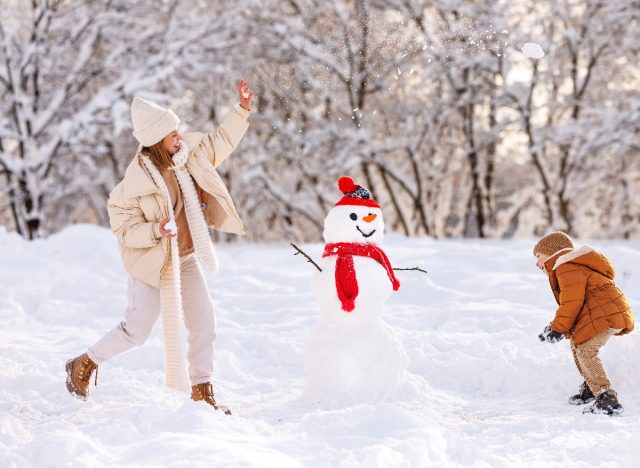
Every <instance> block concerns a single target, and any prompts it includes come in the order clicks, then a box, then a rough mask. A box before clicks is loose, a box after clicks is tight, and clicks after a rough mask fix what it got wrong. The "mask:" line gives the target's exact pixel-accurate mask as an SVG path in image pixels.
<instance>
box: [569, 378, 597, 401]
mask: <svg viewBox="0 0 640 468" xmlns="http://www.w3.org/2000/svg"><path fill="white" fill-rule="evenodd" d="M595 398H596V397H595V395H594V394H593V392H592V391H591V389H590V388H589V386H588V385H587V382H582V385H580V388H579V389H578V393H577V394H576V395H573V396H572V397H571V398H569V403H571V404H572V405H584V404H586V403H589V402H591V401H593V400H595Z"/></svg>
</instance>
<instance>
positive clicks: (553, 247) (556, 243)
mask: <svg viewBox="0 0 640 468" xmlns="http://www.w3.org/2000/svg"><path fill="white" fill-rule="evenodd" d="M574 248H575V247H574V245H573V240H572V239H571V237H569V235H568V234H566V233H564V232H562V231H556V232H552V233H551V234H547V235H546V236H544V237H543V238H542V239H540V240H539V241H538V243H537V244H536V245H535V246H534V247H533V255H538V254H542V255H549V256H551V255H553V254H554V253H556V252H557V251H558V250H562V249H574Z"/></svg>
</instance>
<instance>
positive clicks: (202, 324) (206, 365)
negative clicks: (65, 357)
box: [87, 253, 216, 385]
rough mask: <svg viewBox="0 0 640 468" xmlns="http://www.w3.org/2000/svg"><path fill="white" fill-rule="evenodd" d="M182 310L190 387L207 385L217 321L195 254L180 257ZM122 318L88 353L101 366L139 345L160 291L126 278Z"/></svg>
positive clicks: (146, 334)
mask: <svg viewBox="0 0 640 468" xmlns="http://www.w3.org/2000/svg"><path fill="white" fill-rule="evenodd" d="M180 275H181V277H180V281H181V285H182V309H183V312H184V324H185V327H186V329H187V341H188V344H189V350H188V353H187V360H188V361H189V377H190V379H191V385H196V384H199V383H204V382H209V381H210V380H211V374H212V373H213V352H214V343H215V339H216V319H215V315H214V311H213V304H212V303H211V298H210V297H209V290H208V289H207V284H206V283H205V281H204V277H203V276H202V270H201V269H200V265H199V264H198V261H197V260H196V255H195V254H194V253H192V254H189V255H185V256H184V257H180ZM128 301H129V305H128V307H127V311H126V313H125V319H124V321H123V322H120V323H119V324H118V325H117V326H116V327H115V328H114V329H112V330H111V331H110V332H108V333H107V334H106V335H105V336H103V337H102V338H101V339H100V340H98V342H97V343H96V344H94V345H93V346H91V347H90V348H89V349H88V350H87V354H88V355H89V357H90V358H91V360H92V361H93V362H95V363H96V364H98V365H100V364H102V363H103V362H105V361H107V360H108V359H110V358H112V357H113V356H115V355H117V354H120V353H123V352H125V351H128V350H129V349H132V348H135V347H138V346H142V345H143V344H144V342H145V341H147V338H148V337H149V335H150V334H151V332H152V331H153V327H154V326H155V324H156V322H157V321H158V317H159V316H160V289H159V288H155V287H153V286H150V285H148V284H146V283H144V282H142V281H139V280H136V279H133V278H131V277H129V287H128Z"/></svg>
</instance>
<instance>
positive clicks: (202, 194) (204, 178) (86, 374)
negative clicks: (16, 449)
mask: <svg viewBox="0 0 640 468" xmlns="http://www.w3.org/2000/svg"><path fill="white" fill-rule="evenodd" d="M238 95H239V99H240V104H239V105H238V106H237V107H236V108H235V109H234V110H233V111H232V112H231V113H230V114H229V115H228V116H227V117H226V118H225V119H224V121H223V122H222V124H221V125H220V127H219V128H218V130H217V131H216V132H215V133H207V134H203V133H185V134H184V135H181V134H180V132H179V130H178V125H179V123H180V120H179V119H178V117H177V116H176V114H174V113H173V112H172V111H171V110H168V109H164V108H162V107H160V106H158V105H156V104H154V103H152V102H149V101H146V100H144V99H141V98H138V97H136V98H135V99H134V100H133V103H132V105H131V119H132V121H133V136H134V137H135V138H136V139H137V140H138V142H139V143H140V147H139V148H138V151H137V153H136V156H135V157H134V159H133V161H132V162H131V164H130V165H129V167H128V168H127V170H126V172H125V176H124V178H123V180H122V181H121V182H120V183H119V184H118V185H116V187H115V188H114V189H113V191H112V192H111V194H110V195H109V202H108V211H109V219H110V223H111V229H112V230H113V232H114V233H115V235H116V236H117V238H118V245H119V248H120V253H121V256H122V261H123V264H124V268H125V270H126V271H127V273H128V274H129V284H128V308H127V311H126V314H125V320H124V321H123V322H121V323H120V324H118V325H117V326H116V327H115V328H114V329H113V330H111V331H110V332H108V333H107V334H106V335H105V336H104V337H102V338H101V339H100V340H98V342H97V343H95V344H94V345H93V346H91V347H90V348H89V349H87V351H86V352H85V353H83V354H82V355H80V356H78V357H76V358H74V359H71V360H69V361H68V362H67V364H66V371H67V389H68V390H69V392H70V393H71V394H72V395H74V396H76V397H78V398H80V399H82V400H86V399H87V397H88V396H89V381H90V379H91V376H92V374H93V372H94V370H95V372H96V384H97V377H98V366H99V365H101V364H102V363H103V362H105V361H107V360H108V359H110V358H111V357H113V356H115V355H117V354H120V353H123V352H125V351H127V350H129V349H131V348H134V347H137V346H141V345H142V344H143V343H144V342H145V341H146V340H147V338H148V337H149V335H150V334H151V331H152V330H153V327H154V325H155V323H156V321H157V319H158V317H159V315H160V314H162V322H163V330H164V341H165V346H164V347H165V380H166V384H167V385H168V386H169V387H172V388H175V389H178V390H181V391H185V392H189V391H190V392H191V398H192V399H193V400H194V401H204V402H206V403H208V404H210V405H211V406H213V407H214V408H215V409H218V406H217V404H216V401H215V399H214V395H213V385H212V383H211V374H212V372H213V354H214V342H215V328H216V326H215V315H214V310H213V305H212V303H211V299H210V297H209V292H208V290H207V286H206V283H205V280H204V278H203V276H202V271H201V269H200V266H201V265H202V266H204V267H205V268H207V269H209V270H211V271H214V272H215V271H217V268H218V263H217V257H216V255H215V250H214V247H213V244H212V243H211V238H210V236H209V231H208V228H210V229H217V230H220V231H224V232H228V233H234V234H240V235H243V234H244V228H243V226H242V221H241V220H240V217H239V216H238V213H237V212H236V209H235V207H234V205H233V201H232V200H231V197H230V195H229V192H228V191H227V189H226V187H225V185H224V183H223V181H222V179H221V178H220V176H219V175H218V173H217V172H216V170H215V167H216V166H218V165H219V164H220V163H221V162H222V161H224V160H225V159H226V158H227V157H228V156H229V155H230V154H231V153H232V152H233V150H234V149H235V148H236V147H237V145H238V143H239V142H240V140H241V139H242V137H243V135H244V134H245V132H246V130H247V128H248V126H249V124H248V122H247V119H248V117H249V113H250V108H251V100H252V99H253V93H252V92H251V90H250V88H249V85H248V84H246V83H245V82H244V81H240V83H239V84H238ZM180 317H183V318H184V325H185V327H186V330H187V341H188V345H189V346H188V353H187V356H186V358H187V361H188V364H189V368H188V376H187V369H186V368H185V357H184V355H183V353H184V352H183V346H182V340H181V336H180V333H181V330H180V322H179V319H180ZM225 412H227V413H229V414H230V412H228V410H227V411H225Z"/></svg>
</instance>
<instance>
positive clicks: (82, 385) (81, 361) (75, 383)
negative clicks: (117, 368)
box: [66, 353, 98, 400]
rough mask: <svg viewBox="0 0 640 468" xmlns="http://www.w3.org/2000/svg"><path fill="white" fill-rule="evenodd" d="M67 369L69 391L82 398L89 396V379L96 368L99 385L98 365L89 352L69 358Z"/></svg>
mask: <svg viewBox="0 0 640 468" xmlns="http://www.w3.org/2000/svg"><path fill="white" fill-rule="evenodd" d="M66 369H67V390H69V393H71V395H73V396H75V397H76V398H79V399H81V400H86V399H87V398H89V381H90V380H91V374H92V373H93V371H94V370H95V371H96V380H95V384H96V385H98V365H97V364H96V363H95V362H93V361H92V360H91V359H90V358H89V356H88V355H87V353H84V354H81V355H80V356H78V357H76V358H74V359H69V360H68V361H67V365H66Z"/></svg>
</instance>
